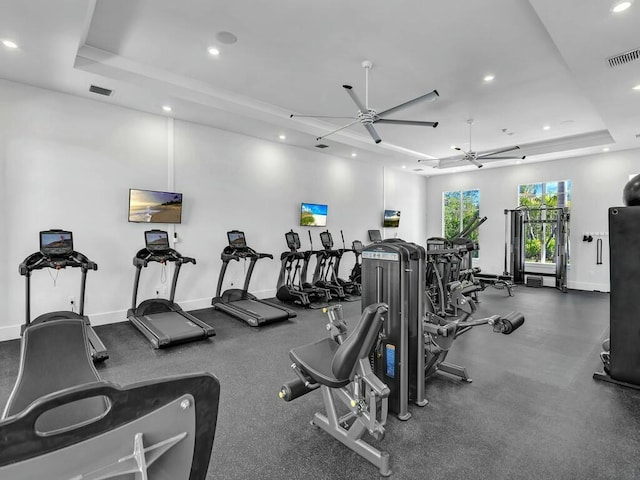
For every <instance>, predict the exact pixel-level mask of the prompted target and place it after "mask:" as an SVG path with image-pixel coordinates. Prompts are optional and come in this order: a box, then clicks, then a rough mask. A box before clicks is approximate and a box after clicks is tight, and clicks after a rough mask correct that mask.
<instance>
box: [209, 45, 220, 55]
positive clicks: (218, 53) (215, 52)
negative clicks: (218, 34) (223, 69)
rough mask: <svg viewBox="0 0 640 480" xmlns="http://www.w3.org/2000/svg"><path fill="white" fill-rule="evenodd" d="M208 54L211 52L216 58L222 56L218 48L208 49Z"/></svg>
mask: <svg viewBox="0 0 640 480" xmlns="http://www.w3.org/2000/svg"><path fill="white" fill-rule="evenodd" d="M207 52H209V54H211V55H213V56H214V57H217V56H218V55H220V50H218V49H217V48H216V47H209V48H207Z"/></svg>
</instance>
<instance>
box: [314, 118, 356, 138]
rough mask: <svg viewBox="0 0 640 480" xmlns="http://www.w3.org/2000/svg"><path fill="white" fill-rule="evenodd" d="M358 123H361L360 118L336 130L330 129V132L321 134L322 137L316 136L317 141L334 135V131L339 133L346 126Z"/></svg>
mask: <svg viewBox="0 0 640 480" xmlns="http://www.w3.org/2000/svg"><path fill="white" fill-rule="evenodd" d="M356 123H360V120H354V121H353V122H351V123H347V124H346V125H343V126H342V127H340V128H336V129H335V130H332V131H330V132H329V133H325V134H324V135H322V136H320V137H316V141H319V140H322V139H323V138H327V137H328V136H329V135H333V134H334V133H338V132H339V131H341V130H344V129H345V128H349V127H350V126H351V125H355V124H356Z"/></svg>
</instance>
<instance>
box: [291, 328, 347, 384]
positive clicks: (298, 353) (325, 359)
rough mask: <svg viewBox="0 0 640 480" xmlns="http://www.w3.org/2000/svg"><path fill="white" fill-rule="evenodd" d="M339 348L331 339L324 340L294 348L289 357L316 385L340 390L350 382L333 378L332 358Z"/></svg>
mask: <svg viewBox="0 0 640 480" xmlns="http://www.w3.org/2000/svg"><path fill="white" fill-rule="evenodd" d="M339 346H340V345H339V344H338V343H337V342H336V341H334V340H332V339H331V338H324V339H322V340H320V341H318V342H315V343H310V344H308V345H303V346H301V347H297V348H294V349H293V350H291V351H290V352H289V357H290V358H291V360H293V361H294V362H295V363H296V364H297V365H298V366H299V367H300V368H301V369H302V371H303V372H304V373H306V374H307V375H309V376H310V377H311V378H312V379H313V380H314V381H315V382H316V383H320V384H321V385H326V386H327V387H330V388H341V387H344V386H345V385H348V384H349V382H350V380H349V378H344V379H339V378H335V377H334V375H333V371H332V369H331V363H332V362H333V357H334V355H335V353H336V350H338V347H339Z"/></svg>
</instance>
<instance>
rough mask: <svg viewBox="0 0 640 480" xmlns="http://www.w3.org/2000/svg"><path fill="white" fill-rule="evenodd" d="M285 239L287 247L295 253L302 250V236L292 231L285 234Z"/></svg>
mask: <svg viewBox="0 0 640 480" xmlns="http://www.w3.org/2000/svg"><path fill="white" fill-rule="evenodd" d="M284 238H285V240H286V241H287V247H288V248H289V249H290V250H291V251H293V252H295V251H296V250H298V249H299V248H300V235H298V234H297V233H296V232H294V231H293V230H291V231H290V232H287V233H285V234H284Z"/></svg>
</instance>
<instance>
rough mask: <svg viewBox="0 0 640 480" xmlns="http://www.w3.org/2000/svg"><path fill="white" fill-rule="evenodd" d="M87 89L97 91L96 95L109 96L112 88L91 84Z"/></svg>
mask: <svg viewBox="0 0 640 480" xmlns="http://www.w3.org/2000/svg"><path fill="white" fill-rule="evenodd" d="M89 91H90V92H91V93H97V94H98V95H104V96H105V97H109V96H110V95H111V94H112V93H113V90H109V89H108V88H102V87H98V86H96V85H91V86H90V87H89Z"/></svg>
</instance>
